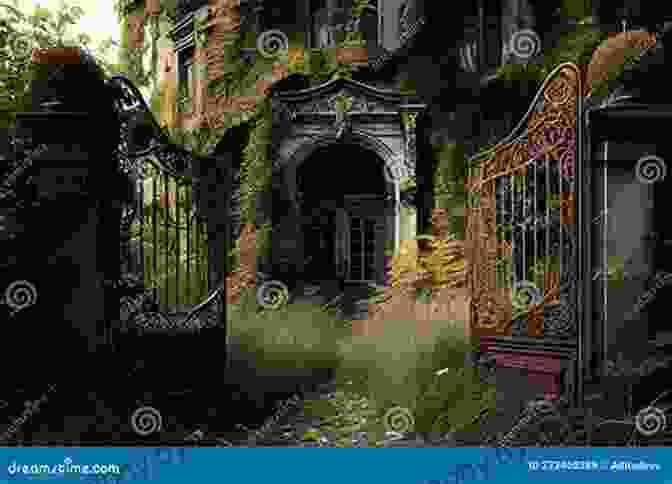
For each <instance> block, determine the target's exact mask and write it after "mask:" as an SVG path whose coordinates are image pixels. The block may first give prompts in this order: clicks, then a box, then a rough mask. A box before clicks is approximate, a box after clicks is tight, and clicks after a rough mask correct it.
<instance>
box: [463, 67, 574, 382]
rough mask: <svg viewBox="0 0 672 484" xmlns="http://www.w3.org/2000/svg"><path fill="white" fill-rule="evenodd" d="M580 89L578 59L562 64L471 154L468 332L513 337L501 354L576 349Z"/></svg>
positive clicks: (499, 340)
mask: <svg viewBox="0 0 672 484" xmlns="http://www.w3.org/2000/svg"><path fill="white" fill-rule="evenodd" d="M581 93H582V90H581V73H580V70H579V68H578V67H577V66H576V65H574V64H570V63H567V64H561V65H559V66H558V67H556V69H555V70H554V71H553V72H552V73H551V74H549V76H548V77H547V78H546V80H545V81H544V83H543V85H542V87H541V88H540V90H539V92H538V93H537V95H536V96H535V99H534V101H533V102H532V105H531V106H530V109H529V110H528V112H527V114H526V115H525V116H524V117H523V119H522V120H521V121H520V123H519V124H518V126H517V127H516V128H515V129H514V131H513V132H512V133H511V134H510V135H509V136H508V137H507V138H505V139H504V140H502V141H501V142H500V143H499V144H498V145H496V146H495V147H494V148H493V149H491V150H490V151H487V152H485V153H483V154H480V155H477V157H474V158H472V159H471V160H470V167H469V177H468V193H469V198H468V208H467V234H466V237H467V242H468V243H467V257H468V260H469V272H468V284H469V288H470V294H471V297H472V302H471V316H470V318H471V321H470V325H471V332H472V334H473V335H475V336H476V337H478V338H480V340H481V341H482V342H484V343H485V346H486V347H488V348H495V347H497V346H499V347H501V346H502V344H503V343H504V342H508V343H505V344H504V346H511V344H510V343H512V342H514V341H518V343H519V344H516V345H513V346H511V351H507V352H504V350H503V349H502V350H501V351H502V352H503V353H502V355H501V358H499V359H500V360H501V361H502V362H504V361H509V360H511V357H513V359H516V358H515V355H516V354H520V355H522V354H523V352H524V350H525V348H526V351H527V352H528V353H529V352H532V353H534V354H539V355H542V356H543V355H546V356H548V357H549V358H550V357H551V356H552V355H551V353H553V352H550V353H548V351H547V350H548V348H549V347H551V346H554V345H555V346H557V349H558V350H561V352H562V353H566V358H567V359H570V360H571V359H573V358H580V353H579V352H578V347H577V345H578V343H579V342H578V338H579V334H578V328H577V321H578V318H577V275H578V266H577V261H578V257H577V255H578V254H577V250H578V243H577V242H578V236H579V232H578V225H577V220H576V214H577V211H576V202H577V201H576V196H575V194H576V183H575V172H576V168H577V167H578V165H579V161H580V156H579V151H578V146H579V144H577V139H580V136H579V133H578V131H579V129H580V126H579V124H578V123H577V120H578V119H580V117H579V113H580V110H581ZM523 340H525V343H524V344H523V343H521V342H522V341H523ZM568 343H570V344H569V346H568ZM521 344H522V346H521ZM549 345H550V346H549ZM481 346H482V347H483V346H484V345H483V344H482V345H481ZM514 346H515V347H516V349H513V348H514ZM571 347H574V350H571V351H568V348H571ZM544 348H545V349H544ZM493 351H495V350H493ZM495 352H496V351H495ZM547 353H548V354H547ZM504 354H506V355H507V356H506V357H504ZM516 364H517V365H518V366H520V365H523V366H525V363H524V362H522V360H521V361H520V362H517V363H516ZM529 370H530V371H531V372H534V371H535V370H534V368H529ZM542 370H543V369H541V370H540V371H542ZM551 386H552V385H551Z"/></svg>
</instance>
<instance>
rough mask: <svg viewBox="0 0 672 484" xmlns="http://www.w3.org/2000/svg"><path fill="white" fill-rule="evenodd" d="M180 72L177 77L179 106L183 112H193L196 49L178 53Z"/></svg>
mask: <svg viewBox="0 0 672 484" xmlns="http://www.w3.org/2000/svg"><path fill="white" fill-rule="evenodd" d="M178 63H179V71H178V75H177V79H178V80H177V82H178V93H179V101H178V103H179V106H180V110H181V111H183V112H188V111H191V107H192V100H193V96H194V49H193V47H192V48H190V49H186V50H184V51H182V52H179V53H178Z"/></svg>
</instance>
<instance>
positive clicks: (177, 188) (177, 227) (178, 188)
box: [175, 184, 190, 304]
mask: <svg viewBox="0 0 672 484" xmlns="http://www.w3.org/2000/svg"><path fill="white" fill-rule="evenodd" d="M181 188H182V187H181V186H180V185H179V184H176V186H175V252H176V253H177V261H176V264H177V268H178V270H177V271H176V272H175V287H176V288H178V290H176V291H175V304H177V298H178V296H179V293H178V291H179V287H180V272H182V252H180V237H181V235H182V234H181V233H180V210H179V206H180V191H181ZM187 237H189V233H188V232H187ZM188 286H189V282H188V281H187V287H188ZM187 301H188V302H190V301H189V300H187Z"/></svg>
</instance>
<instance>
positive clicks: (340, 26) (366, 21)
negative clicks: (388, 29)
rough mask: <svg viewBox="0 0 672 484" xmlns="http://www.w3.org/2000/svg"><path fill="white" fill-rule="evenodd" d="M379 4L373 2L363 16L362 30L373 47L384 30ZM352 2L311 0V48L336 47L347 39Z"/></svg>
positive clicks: (345, 0)
mask: <svg viewBox="0 0 672 484" xmlns="http://www.w3.org/2000/svg"><path fill="white" fill-rule="evenodd" d="M377 3H378V2H376V1H372V2H371V5H370V8H369V9H367V11H366V12H365V13H364V15H363V16H362V19H361V21H360V29H361V31H362V32H363V33H364V36H365V38H366V40H367V41H368V42H369V44H371V45H377V44H378V42H379V40H378V39H380V38H381V37H380V31H381V29H382V23H381V19H380V18H379V16H378V8H377V7H376V4H377ZM351 7H352V2H351V1H350V0H310V4H309V8H310V21H309V24H310V42H309V47H310V48H314V49H315V48H317V49H320V48H328V47H335V46H336V45H338V43H339V42H341V41H343V40H344V39H345V34H346V26H347V23H348V20H349V18H350V8H351Z"/></svg>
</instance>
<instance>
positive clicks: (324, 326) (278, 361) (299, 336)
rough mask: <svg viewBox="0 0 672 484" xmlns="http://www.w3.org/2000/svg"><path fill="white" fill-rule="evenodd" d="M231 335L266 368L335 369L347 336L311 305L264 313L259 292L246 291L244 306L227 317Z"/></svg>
mask: <svg viewBox="0 0 672 484" xmlns="http://www.w3.org/2000/svg"><path fill="white" fill-rule="evenodd" d="M227 316H228V327H229V331H230V334H231V335H232V336H233V337H235V338H236V340H237V341H238V342H240V345H241V347H242V348H243V349H245V350H246V351H247V352H249V353H250V354H254V355H255V364H257V365H258V366H259V367H262V368H278V367H280V368H306V369H309V368H334V367H337V366H338V365H339V355H338V343H337V342H338V341H339V340H340V339H342V338H343V337H344V335H345V334H346V333H347V331H346V329H345V328H344V327H343V326H342V325H339V323H338V322H337V321H336V319H335V318H333V317H332V316H330V315H329V314H327V313H326V312H323V311H321V310H320V309H319V308H318V307H315V306H312V305H310V304H306V305H302V304H291V305H288V306H284V307H282V308H281V309H278V310H261V309H260V308H259V306H258V305H257V303H256V299H255V291H254V290H253V289H251V288H250V289H248V290H246V291H244V293H243V295H242V297H241V302H240V303H239V304H238V305H237V307H236V308H235V309H233V310H232V311H229V312H228V313H227Z"/></svg>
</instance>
